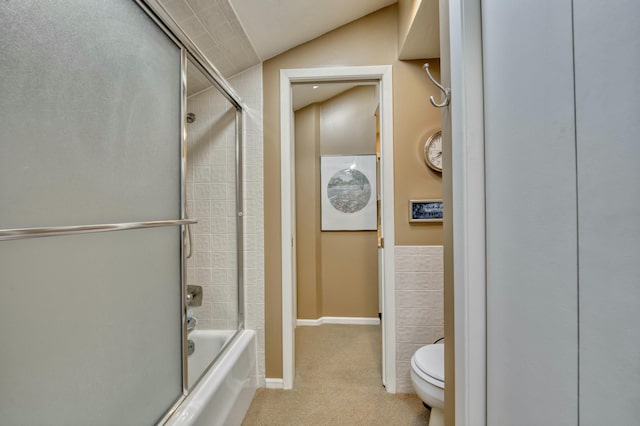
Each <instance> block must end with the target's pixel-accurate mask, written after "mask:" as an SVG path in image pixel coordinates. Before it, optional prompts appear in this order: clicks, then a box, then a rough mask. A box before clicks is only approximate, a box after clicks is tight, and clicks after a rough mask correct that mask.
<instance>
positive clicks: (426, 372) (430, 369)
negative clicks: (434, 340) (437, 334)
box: [411, 344, 444, 389]
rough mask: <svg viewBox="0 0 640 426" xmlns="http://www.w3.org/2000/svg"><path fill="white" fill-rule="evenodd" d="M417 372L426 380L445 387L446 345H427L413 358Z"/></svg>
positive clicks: (413, 364) (412, 361)
mask: <svg viewBox="0 0 640 426" xmlns="http://www.w3.org/2000/svg"><path fill="white" fill-rule="evenodd" d="M411 365H412V367H413V370H414V371H415V373H416V374H417V375H418V376H420V378H422V379H423V380H425V381H426V382H429V383H431V384H432V385H434V386H437V387H439V388H442V389H444V345H442V344H436V345H427V346H423V347H421V348H420V349H418V350H417V351H416V353H415V354H414V355H413V357H412V358H411Z"/></svg>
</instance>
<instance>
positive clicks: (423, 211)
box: [409, 200, 444, 222]
mask: <svg viewBox="0 0 640 426" xmlns="http://www.w3.org/2000/svg"><path fill="white" fill-rule="evenodd" d="M443 217H444V215H443V210H442V200H410V201H409V222H442V219H443Z"/></svg>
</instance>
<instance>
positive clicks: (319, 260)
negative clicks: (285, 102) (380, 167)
mask: <svg viewBox="0 0 640 426" xmlns="http://www.w3.org/2000/svg"><path fill="white" fill-rule="evenodd" d="M376 105H377V101H376V89H375V86H372V85H367V86H359V87H356V88H354V89H351V90H348V91H347V92H344V93H342V94H340V95H338V96H336V97H334V98H332V99H329V100H327V101H326V102H323V103H321V104H314V105H311V106H309V107H307V108H304V109H302V110H300V111H297V112H296V114H295V138H296V139H295V144H296V238H297V247H296V250H297V251H296V254H297V281H298V283H297V302H298V318H299V319H318V318H320V317H322V316H340V317H369V318H375V317H377V315H378V256H377V247H376V231H362V232H331V231H325V232H321V231H320V215H321V208H320V171H319V170H320V155H357V154H375V150H376V118H375V115H374V111H375V106H376ZM374 196H375V195H374Z"/></svg>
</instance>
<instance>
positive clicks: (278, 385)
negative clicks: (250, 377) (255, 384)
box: [264, 379, 284, 389]
mask: <svg viewBox="0 0 640 426" xmlns="http://www.w3.org/2000/svg"><path fill="white" fill-rule="evenodd" d="M264 387H265V388H267V389H284V380H282V379H264Z"/></svg>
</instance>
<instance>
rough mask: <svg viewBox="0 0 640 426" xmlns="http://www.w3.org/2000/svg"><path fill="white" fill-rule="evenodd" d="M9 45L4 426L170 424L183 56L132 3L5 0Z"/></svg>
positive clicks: (0, 300)
mask: <svg viewBox="0 0 640 426" xmlns="http://www.w3.org/2000/svg"><path fill="white" fill-rule="evenodd" d="M0 40H2V43H0V76H2V77H1V78H0V339H1V341H2V344H1V346H0V417H1V418H2V420H0V423H2V424H7V425H13V424H28V425H36V424H37V425H48V424H56V425H62V424H64V425H75V424H77V425H102V424H104V425H116V424H117V425H130V424H131V425H141V424H153V423H156V422H157V421H158V420H160V419H161V418H162V416H163V415H164V414H165V412H166V411H167V410H168V409H169V408H170V407H171V406H172V405H173V404H174V403H175V402H176V401H177V400H178V399H179V398H180V396H181V395H182V392H183V379H182V310H181V308H182V302H181V279H182V272H181V259H182V253H181V252H182V246H181V244H182V243H181V227H180V226H177V225H176V224H175V221H178V220H180V219H181V218H182V217H181V216H182V207H181V204H182V191H181V187H182V181H181V121H182V120H181V116H182V113H183V111H182V107H181V105H182V95H183V94H182V88H181V72H182V71H181V69H182V61H183V54H182V51H181V49H180V47H179V46H178V45H177V44H176V43H175V42H174V41H173V40H172V39H171V38H170V37H169V36H167V35H166V34H165V33H164V31H163V30H162V29H161V28H160V27H159V26H158V25H157V24H156V23H155V22H154V20H152V19H151V18H150V17H149V16H148V15H147V14H146V13H145V11H144V10H143V9H142V8H141V7H140V6H139V5H138V4H137V3H136V2H135V1H131V0H109V1H103V0H75V1H74V0H69V1H64V2H60V1H53V0H49V1H37V2H36V1H9V2H6V1H5V2H0ZM154 221H174V223H173V224H165V225H167V226H161V227H154V228H149V229H147V228H143V229H130V230H120V231H115V232H102V233H83V232H81V233H78V234H75V235H55V236H47V237H44V238H24V235H22V234H24V232H25V231H24V229H32V230H33V229H38V230H39V231H45V232H46V231H48V230H51V229H52V228H56V229H58V228H59V227H76V228H77V227H81V226H95V225H102V224H115V225H122V224H130V225H131V224H136V223H139V222H154ZM10 230H18V231H10ZM20 230H22V231H20ZM10 232H17V234H18V236H17V237H16V239H7V238H2V235H5V237H6V235H8V234H9V233H10ZM21 233H22V234H21ZM21 235H22V236H21Z"/></svg>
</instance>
